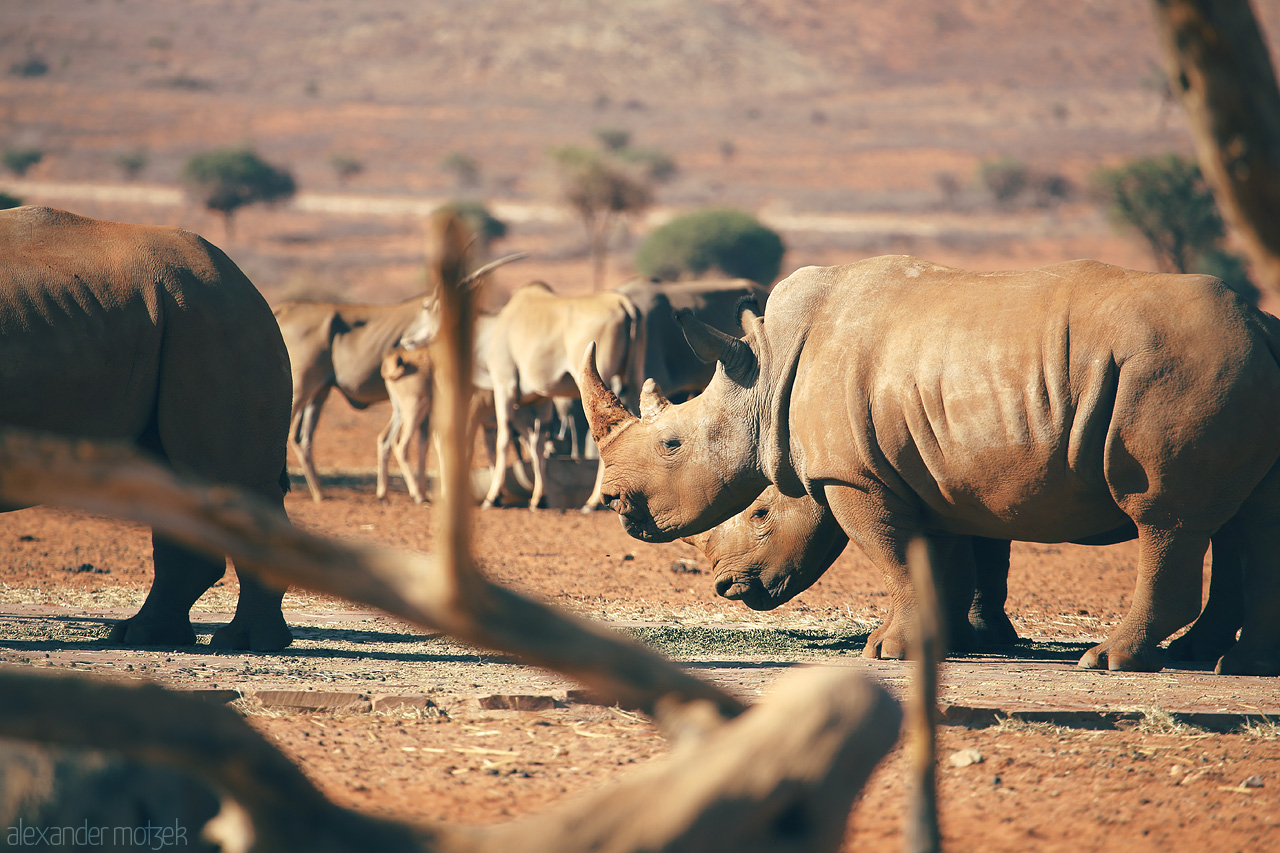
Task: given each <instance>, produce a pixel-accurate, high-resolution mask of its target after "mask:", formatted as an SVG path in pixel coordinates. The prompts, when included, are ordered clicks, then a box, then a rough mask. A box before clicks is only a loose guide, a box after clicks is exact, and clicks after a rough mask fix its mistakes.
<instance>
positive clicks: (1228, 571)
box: [1166, 524, 1244, 661]
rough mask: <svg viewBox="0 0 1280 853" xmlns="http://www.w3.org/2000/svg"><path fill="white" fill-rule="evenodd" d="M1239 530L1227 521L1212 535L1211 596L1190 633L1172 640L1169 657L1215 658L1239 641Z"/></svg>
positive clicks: (1241, 618) (1241, 591) (1241, 584)
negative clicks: (1237, 637) (1226, 523)
mask: <svg viewBox="0 0 1280 853" xmlns="http://www.w3.org/2000/svg"><path fill="white" fill-rule="evenodd" d="M1241 546H1242V543H1241V541H1240V537H1239V531H1238V530H1237V529H1236V528H1235V525H1234V524H1232V525H1228V526H1227V527H1224V528H1223V529H1222V530H1220V531H1218V533H1215V534H1214V536H1213V540H1212V544H1211V545H1210V549H1211V550H1212V552H1213V564H1212V567H1211V570H1210V572H1211V573H1210V575H1209V597H1208V598H1207V599H1206V600H1205V603H1204V610H1202V611H1200V616H1199V617H1198V618H1197V619H1196V621H1195V622H1194V623H1193V624H1192V626H1191V627H1190V628H1188V629H1187V633H1185V634H1183V635H1182V636H1181V637H1179V638H1178V639H1176V640H1174V641H1172V642H1171V643H1169V647H1168V649H1167V650H1166V654H1167V655H1168V657H1169V659H1170V660H1179V661H1216V660H1217V659H1218V658H1220V657H1222V656H1223V655H1224V654H1225V653H1226V652H1227V650H1228V649H1230V648H1231V647H1232V646H1234V645H1235V643H1236V634H1237V633H1238V632H1239V631H1240V625H1241V624H1242V622H1243V621H1244V563H1243V558H1244V554H1243V551H1242V547H1241Z"/></svg>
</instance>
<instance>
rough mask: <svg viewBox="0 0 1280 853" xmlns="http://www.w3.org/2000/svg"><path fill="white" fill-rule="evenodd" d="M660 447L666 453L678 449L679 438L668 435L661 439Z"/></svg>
mask: <svg viewBox="0 0 1280 853" xmlns="http://www.w3.org/2000/svg"><path fill="white" fill-rule="evenodd" d="M661 444H662V449H663V450H665V451H666V452H667V453H672V452H674V451H676V450H679V449H680V439H678V438H676V437H675V436H673V435H672V436H668V437H666V438H664V439H662V440H661Z"/></svg>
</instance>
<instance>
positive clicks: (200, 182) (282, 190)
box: [182, 148, 297, 238]
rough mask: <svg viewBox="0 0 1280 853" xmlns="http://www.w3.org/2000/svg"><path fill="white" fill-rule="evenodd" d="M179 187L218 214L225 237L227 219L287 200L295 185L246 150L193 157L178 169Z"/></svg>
mask: <svg viewBox="0 0 1280 853" xmlns="http://www.w3.org/2000/svg"><path fill="white" fill-rule="evenodd" d="M182 183H183V184H184V185H185V186H186V188H187V191H188V192H189V193H190V194H191V196H192V198H194V199H196V200H197V201H199V202H200V203H201V204H202V205H204V207H206V208H207V209H209V210H213V211H217V212H218V213H221V214H222V221H223V224H224V225H225V227H226V234H227V237H228V238H229V237H230V236H231V219H232V217H233V216H234V215H235V213H236V211H237V210H239V209H240V208H242V207H245V206H247V205H250V204H258V203H272V202H278V201H283V200H284V199H287V198H291V197H292V196H293V194H294V193H295V192H297V184H296V183H295V182H294V180H293V175H292V174H290V173H289V171H288V170H287V169H282V168H279V167H276V166H273V165H271V164H270V163H268V162H266V161H265V160H263V159H262V158H261V157H259V156H258V155H257V154H256V153H255V152H254V151H252V150H251V149H249V148H221V149H217V150H214V151H206V152H203V153H201V154H194V155H192V157H191V158H190V159H189V160H187V162H186V164H185V165H184V166H183V167H182Z"/></svg>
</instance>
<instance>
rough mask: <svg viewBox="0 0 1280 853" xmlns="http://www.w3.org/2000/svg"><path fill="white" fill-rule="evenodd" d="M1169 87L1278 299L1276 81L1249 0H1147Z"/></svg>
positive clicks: (1223, 205) (1216, 188)
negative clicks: (1176, 96)
mask: <svg viewBox="0 0 1280 853" xmlns="http://www.w3.org/2000/svg"><path fill="white" fill-rule="evenodd" d="M1152 7H1153V9H1154V12H1155V19H1156V28H1157V30H1158V31H1159V34H1160V40H1161V44H1162V47H1163V50H1164V54H1165V60H1166V63H1165V64H1166V71H1167V73H1168V75H1169V83H1170V86H1171V87H1172V89H1173V91H1174V93H1176V94H1177V95H1178V97H1179V98H1180V99H1181V100H1182V104H1183V106H1184V107H1185V108H1186V110H1187V115H1188V116H1189V117H1190V119H1191V131H1192V136H1193V138H1194V139H1195V146H1196V154H1197V157H1198V159H1199V161H1200V168H1201V170H1202V171H1203V172H1204V175H1205V178H1206V180H1208V182H1209V186H1211V187H1212V188H1213V195H1214V197H1215V198H1216V199H1217V202H1218V207H1219V209H1220V210H1221V211H1222V215H1223V218H1225V219H1226V220H1227V222H1228V223H1230V225H1231V226H1232V227H1233V228H1234V229H1235V230H1236V232H1237V233H1239V234H1240V236H1241V237H1242V238H1243V241H1244V245H1245V251H1246V253H1247V254H1248V257H1249V261H1250V262H1251V264H1252V267H1253V274H1254V276H1255V278H1256V283H1257V285H1258V287H1259V288H1260V289H1261V290H1262V291H1263V292H1264V293H1268V294H1270V295H1271V297H1272V299H1274V300H1280V217H1277V216H1276V211H1277V210H1280V88H1277V85H1276V76H1275V71H1274V70H1273V68H1272V66H1271V58H1270V55H1269V54H1268V52H1267V45H1266V43H1265V42H1264V41H1263V39H1262V33H1261V31H1260V30H1259V28H1258V22H1257V20H1256V19H1255V18H1254V16H1253V10H1252V9H1251V8H1250V5H1249V3H1248V0H1153V2H1152Z"/></svg>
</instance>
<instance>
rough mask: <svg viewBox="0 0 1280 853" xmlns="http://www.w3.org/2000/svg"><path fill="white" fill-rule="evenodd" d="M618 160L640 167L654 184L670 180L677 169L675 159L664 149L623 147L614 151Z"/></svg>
mask: <svg viewBox="0 0 1280 853" xmlns="http://www.w3.org/2000/svg"><path fill="white" fill-rule="evenodd" d="M614 153H615V154H617V157H618V159H619V160H621V161H622V162H624V163H630V164H632V165H635V166H638V167H640V170H641V172H643V173H644V176H645V177H646V178H648V179H649V180H650V181H652V182H653V183H655V184H665V183H668V182H669V181H671V180H672V179H673V178H674V177H675V176H676V173H677V172H678V171H679V169H678V168H677V166H676V161H675V159H674V158H673V157H672V156H671V155H670V154H668V153H666V152H665V151H659V150H658V149H657V148H631V147H629V146H628V147H623V148H620V149H618V150H617V151H615V152H614Z"/></svg>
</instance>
